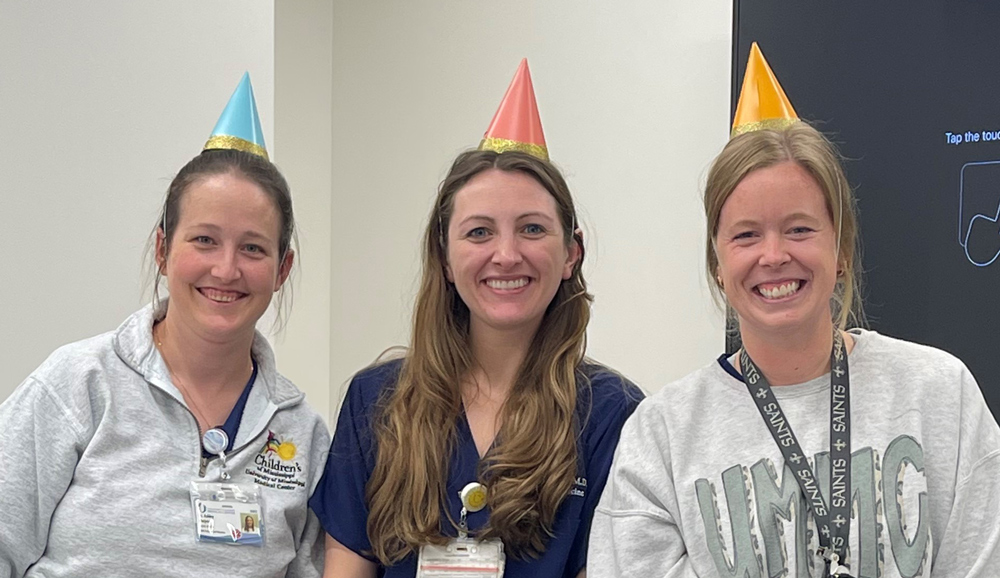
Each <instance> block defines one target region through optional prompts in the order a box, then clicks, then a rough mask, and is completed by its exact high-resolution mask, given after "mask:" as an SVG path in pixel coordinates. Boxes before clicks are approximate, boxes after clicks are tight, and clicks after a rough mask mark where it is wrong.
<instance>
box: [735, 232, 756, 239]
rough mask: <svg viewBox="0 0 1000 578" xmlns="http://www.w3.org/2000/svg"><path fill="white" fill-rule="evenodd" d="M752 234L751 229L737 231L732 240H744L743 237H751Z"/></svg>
mask: <svg viewBox="0 0 1000 578" xmlns="http://www.w3.org/2000/svg"><path fill="white" fill-rule="evenodd" d="M753 236H754V233H753V231H743V232H742V233H737V234H736V236H735V237H733V240H734V241H741V240H744V239H752V238H753Z"/></svg>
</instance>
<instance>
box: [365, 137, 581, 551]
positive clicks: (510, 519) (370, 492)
mask: <svg viewBox="0 0 1000 578" xmlns="http://www.w3.org/2000/svg"><path fill="white" fill-rule="evenodd" d="M490 169H498V170H501V171H519V172H522V173H524V174H526V175H529V176H530V177H532V178H533V179H535V180H536V181H538V182H539V183H540V184H541V185H542V186H543V187H545V189H546V190H548V192H549V193H551V194H552V197H553V198H554V199H555V201H556V207H557V210H558V213H559V219H560V223H561V226H562V230H563V236H564V239H565V242H566V244H567V246H569V245H570V244H571V243H578V244H579V245H580V259H579V260H578V261H577V262H576V264H575V266H574V268H573V272H572V276H571V277H570V278H569V279H568V280H565V281H563V282H562V284H561V285H560V286H559V289H558V290H557V291H556V295H555V297H554V298H553V299H552V302H551V303H550V304H549V306H548V308H547V310H546V313H545V317H544V319H543V321H542V324H541V326H540V327H539V329H538V331H537V333H536V334H535V336H534V338H533V341H532V343H531V346H530V347H529V349H528V354H527V357H526V358H525V359H524V361H523V363H522V365H521V368H520V371H519V373H518V375H517V378H516V380H515V383H514V386H513V388H512V389H511V391H510V394H509V397H508V399H507V401H506V403H505V404H504V406H503V408H502V409H501V412H500V416H499V417H500V420H501V421H500V423H501V424H502V425H501V427H500V431H499V433H498V434H497V438H496V444H495V445H494V447H493V448H492V449H491V450H490V451H489V453H487V454H486V456H485V458H484V459H483V460H482V461H481V462H480V472H479V478H480V481H482V482H483V483H484V484H485V485H486V486H487V488H488V490H487V491H488V497H487V501H488V503H489V504H490V505H491V507H490V519H489V523H488V525H487V527H486V528H485V529H484V530H483V531H482V532H481V533H480V534H479V535H478V537H480V538H484V539H485V538H490V537H499V538H501V539H502V540H503V542H504V545H505V547H507V548H508V549H510V551H511V552H512V553H513V555H515V556H518V557H533V556H537V555H538V554H540V553H541V552H543V551H544V549H545V545H546V543H547V540H548V537H549V536H551V534H552V529H553V526H554V523H555V516H556V510H557V509H558V507H559V505H560V504H561V503H562V501H563V499H564V498H565V497H566V495H568V493H569V491H570V490H571V489H572V486H573V482H574V478H575V476H576V471H577V470H576V468H577V434H578V431H579V427H580V424H579V423H577V417H576V403H577V395H578V389H577V388H578V387H583V386H586V385H588V384H589V382H588V381H587V379H586V377H585V376H583V375H582V372H581V370H580V367H581V363H582V361H583V359H584V351H585V349H586V328H587V323H588V321H589V320H590V303H591V301H592V297H591V295H590V294H589V293H587V285H586V283H585V282H584V279H583V274H582V272H581V266H582V263H583V242H582V241H583V240H582V237H581V236H580V233H579V232H578V231H577V229H576V212H575V209H574V206H573V199H572V197H571V196H570V192H569V188H568V187H567V186H566V182H565V180H563V178H562V176H561V175H560V174H559V172H558V170H557V169H556V168H555V167H553V166H552V165H551V164H550V163H548V162H547V161H542V160H539V159H537V158H535V157H533V156H531V155H528V154H525V153H520V152H504V153H496V152H493V151H469V152H466V153H463V154H462V155H460V156H459V157H458V158H457V159H456V160H455V162H454V164H453V165H452V167H451V170H450V171H449V173H448V176H447V177H446V178H445V179H444V181H443V182H442V183H441V187H440V189H439V190H438V195H437V200H436V202H435V203H434V208H433V210H432V211H431V215H430V219H429V221H428V223H427V229H426V232H425V234H424V246H423V277H422V280H421V283H420V290H419V293H418V295H417V300H416V305H415V308H414V313H413V327H412V336H411V340H410V349H409V351H408V353H407V354H406V356H405V358H404V360H403V363H402V367H401V369H400V375H399V379H398V382H397V383H396V386H395V388H394V389H393V390H392V392H391V394H389V395H388V396H387V397H385V398H383V399H382V401H381V405H380V407H379V409H378V412H377V417H376V419H375V439H376V443H377V446H378V454H377V457H376V461H375V469H374V472H373V473H372V477H371V479H370V480H369V482H368V487H367V499H368V506H369V510H370V513H369V516H368V536H369V539H370V541H371V544H372V550H373V553H374V555H375V556H376V557H377V558H378V559H379V560H380V561H381V562H382V563H383V564H385V565H391V564H394V563H396V562H398V561H400V560H401V559H403V558H404V557H405V556H407V555H408V554H410V553H412V552H415V551H416V550H417V549H418V548H419V547H420V545H421V544H426V543H438V544H441V543H444V541H445V538H444V537H442V535H441V523H442V520H441V509H442V504H445V503H447V499H446V496H445V486H446V483H447V477H448V466H449V462H450V458H451V455H452V451H453V450H454V448H455V436H456V424H457V422H458V419H459V417H460V415H461V412H462V397H461V392H460V390H459V383H460V380H461V378H462V376H463V375H465V374H466V372H468V371H469V369H470V368H471V367H472V365H473V359H472V351H471V348H470V344H469V316H470V314H469V309H468V307H466V305H465V303H463V301H462V299H461V298H460V296H459V295H458V293H457V291H456V289H455V287H454V285H452V284H451V283H449V282H448V280H447V279H446V277H445V271H444V268H445V264H446V262H447V259H446V255H447V242H448V236H447V231H448V225H449V222H450V219H451V216H452V209H453V205H454V199H455V195H456V194H457V193H458V192H459V191H460V190H461V189H462V187H464V186H465V185H466V183H468V182H469V181H470V180H471V179H472V178H473V177H474V176H476V175H478V174H480V173H482V172H484V171H487V170H490ZM448 517H449V518H450V521H451V523H452V524H454V523H455V520H454V519H453V518H452V515H451V513H450V512H449V513H448Z"/></svg>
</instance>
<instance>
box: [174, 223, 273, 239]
mask: <svg viewBox="0 0 1000 578" xmlns="http://www.w3.org/2000/svg"><path fill="white" fill-rule="evenodd" d="M190 228H191V229H208V230H209V231H212V232H213V233H218V232H219V231H221V230H222V227H220V226H218V225H213V224H212V223H197V224H195V225H191V227H190ZM241 236H243V237H249V238H251V239H260V240H262V241H270V242H273V241H274V239H272V238H271V237H268V236H267V235H263V234H261V233H258V232H257V231H243V233H242V234H241Z"/></svg>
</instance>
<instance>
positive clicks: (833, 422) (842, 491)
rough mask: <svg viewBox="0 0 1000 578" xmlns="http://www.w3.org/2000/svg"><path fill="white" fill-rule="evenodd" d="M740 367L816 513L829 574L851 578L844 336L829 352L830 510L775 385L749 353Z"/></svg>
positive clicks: (837, 336)
mask: <svg viewBox="0 0 1000 578" xmlns="http://www.w3.org/2000/svg"><path fill="white" fill-rule="evenodd" d="M740 367H741V368H742V370H743V378H744V379H743V381H744V383H746V386H747V391H749V392H750V396H751V397H752V398H753V400H754V403H756V404H757V409H758V410H759V411H760V415H761V417H762V418H764V423H765V424H766V425H767V429H768V430H769V431H770V432H771V436H772V437H773V438H774V441H775V442H776V443H777V444H778V448H779V449H780V450H781V455H782V456H783V457H784V458H785V464H786V465H787V466H788V467H789V468H791V470H792V472H793V473H794V474H795V479H796V481H797V482H798V483H799V489H800V490H801V491H802V495H803V497H804V498H805V500H806V504H808V506H809V509H810V510H812V513H813V518H815V520H816V525H817V526H818V528H819V544H820V551H819V553H820V554H821V555H822V556H823V558H824V559H825V560H826V561H827V562H829V574H828V575H829V576H846V575H847V574H846V570H847V569H846V567H845V566H841V565H840V563H841V562H842V561H843V562H845V563H846V561H847V557H846V553H847V539H848V537H849V536H850V533H851V401H850V399H851V398H850V382H851V380H850V374H849V371H848V368H847V353H846V351H845V350H844V338H843V336H842V335H841V334H840V332H839V331H836V330H835V331H834V333H833V350H832V351H831V352H830V507H829V508H827V504H826V500H824V499H823V494H822V492H820V489H819V484H818V483H817V481H816V475H815V473H814V472H813V469H812V468H811V467H809V461H808V460H807V459H806V457H805V452H803V451H802V448H801V447H800V446H799V441H798V439H797V438H796V437H795V434H794V433H792V426H791V425H790V424H789V423H788V420H787V419H785V413H784V412H783V411H781V406H780V405H779V404H778V399H777V398H776V397H775V396H774V391H772V390H771V384H770V383H768V381H767V378H765V377H764V374H763V373H761V372H760V370H759V369H757V366H756V365H755V364H754V362H753V360H752V359H750V355H749V354H747V351H746V349H743V350H742V351H741V352H740Z"/></svg>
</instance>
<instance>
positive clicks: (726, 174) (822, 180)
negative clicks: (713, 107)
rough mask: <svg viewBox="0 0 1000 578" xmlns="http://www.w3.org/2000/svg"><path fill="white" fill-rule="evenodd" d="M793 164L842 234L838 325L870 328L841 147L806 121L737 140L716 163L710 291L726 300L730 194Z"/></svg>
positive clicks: (710, 186)
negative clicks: (723, 247)
mask: <svg viewBox="0 0 1000 578" xmlns="http://www.w3.org/2000/svg"><path fill="white" fill-rule="evenodd" d="M786 161H791V162H794V163H795V164H797V165H799V166H800V167H802V168H803V169H805V170H806V171H807V172H808V173H809V174H810V175H811V176H812V178H813V179H815V180H816V183H817V184H818V185H819V188H820V189H821V190H822V191H823V196H824V198H825V201H826V210H827V213H828V214H829V215H830V219H831V221H832V222H833V227H834V229H835V230H836V231H837V235H838V238H837V243H838V245H837V261H838V262H837V265H838V267H839V269H840V275H838V277H837V284H836V286H835V287H834V292H833V295H832V296H831V298H830V308H831V315H832V317H833V323H834V325H836V326H837V327H838V328H840V329H845V328H847V327H848V325H864V312H863V311H862V308H861V300H860V298H858V296H859V293H860V292H859V284H860V274H859V271H858V267H857V266H856V262H857V260H858V259H856V255H857V253H858V249H857V247H858V217H857V207H856V203H855V199H854V192H853V191H852V190H851V185H850V183H848V181H847V177H846V176H845V175H844V169H843V167H842V166H841V157H840V154H839V153H838V152H837V148H836V147H835V146H834V145H833V143H831V142H830V141H829V140H828V139H827V138H826V137H825V136H823V133H821V132H819V131H818V130H816V129H815V128H813V127H812V126H809V125H808V124H806V123H805V122H796V123H794V124H792V125H790V126H788V127H785V128H781V129H774V130H758V131H754V132H748V133H744V134H741V135H739V136H736V137H733V138H732V140H730V141H729V143H728V144H726V146H725V148H723V149H722V152H721V153H719V156H717V157H716V158H715V161H713V162H712V168H711V169H709V171H708V182H707V183H706V185H705V199H704V200H705V219H706V225H707V228H706V235H707V239H706V246H705V265H706V269H707V271H706V272H707V274H708V279H709V287H711V288H712V289H713V291H714V296H715V297H716V299H717V300H718V301H720V302H721V301H724V300H725V296H724V294H723V291H722V287H721V286H720V285H719V281H718V278H717V274H718V269H719V257H718V255H717V254H716V252H715V237H716V235H717V234H718V232H719V217H720V215H721V214H722V206H723V205H725V204H726V201H727V200H728V199H729V195H731V194H732V193H733V191H734V190H735V189H736V186H737V185H739V184H740V181H742V180H743V179H744V178H745V177H746V176H747V175H748V174H750V173H751V172H753V171H755V170H758V169H763V168H767V167H770V166H774V165H776V164H779V163H782V162H786Z"/></svg>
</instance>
